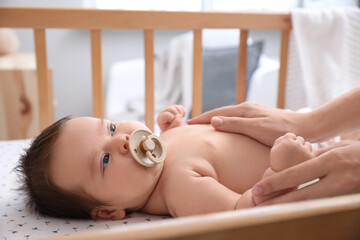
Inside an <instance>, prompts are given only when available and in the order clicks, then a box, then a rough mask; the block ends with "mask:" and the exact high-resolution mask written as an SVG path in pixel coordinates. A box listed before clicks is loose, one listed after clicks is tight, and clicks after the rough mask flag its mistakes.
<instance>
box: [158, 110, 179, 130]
mask: <svg viewBox="0 0 360 240" xmlns="http://www.w3.org/2000/svg"><path fill="white" fill-rule="evenodd" d="M184 116H185V109H184V107H183V106H181V105H171V106H169V107H167V108H165V109H164V110H162V111H161V112H160V114H159V116H158V118H157V123H158V125H159V127H160V129H161V132H165V131H166V130H169V129H171V128H174V127H180V126H182V122H183V118H184Z"/></svg>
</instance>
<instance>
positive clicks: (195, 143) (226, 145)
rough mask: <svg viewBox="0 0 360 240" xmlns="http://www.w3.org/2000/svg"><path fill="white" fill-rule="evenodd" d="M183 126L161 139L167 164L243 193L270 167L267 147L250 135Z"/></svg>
mask: <svg viewBox="0 0 360 240" xmlns="http://www.w3.org/2000/svg"><path fill="white" fill-rule="evenodd" d="M182 128H183V129H181V128H179V129H174V130H177V131H172V132H169V134H168V135H166V136H165V138H164V140H165V145H166V151H167V159H166V161H167V165H168V167H171V168H175V170H179V171H182V170H183V169H187V170H188V171H193V172H195V173H198V174H199V176H209V177H213V178H215V179H216V180H217V181H219V182H220V183H222V184H223V185H225V186H227V187H228V188H230V189H232V190H234V191H236V192H239V193H242V192H244V191H245V190H247V189H248V188H249V187H251V186H252V185H253V184H254V183H255V182H257V181H258V180H260V178H261V176H262V174H263V172H264V171H265V169H266V168H267V167H268V166H269V160H268V158H269V149H268V147H266V146H264V145H262V144H260V143H258V142H257V141H255V140H253V139H251V138H249V137H246V136H243V135H240V134H230V133H223V132H217V131H215V130H213V128H212V127H211V126H200V127H197V128H195V126H194V127H191V128H189V127H182ZM180 130H182V131H180ZM170 134H172V135H170Z"/></svg>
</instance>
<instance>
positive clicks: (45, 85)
mask: <svg viewBox="0 0 360 240" xmlns="http://www.w3.org/2000/svg"><path fill="white" fill-rule="evenodd" d="M34 39H35V52H36V71H37V79H38V94H39V113H40V116H39V120H40V123H39V124H40V130H43V129H44V128H46V127H47V126H49V125H50V124H51V123H53V122H54V109H53V96H52V91H53V90H52V89H53V88H52V82H51V79H50V76H49V72H48V64H47V53H46V38H45V29H43V28H41V29H34Z"/></svg>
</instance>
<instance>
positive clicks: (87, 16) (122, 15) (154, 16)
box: [0, 7, 291, 129]
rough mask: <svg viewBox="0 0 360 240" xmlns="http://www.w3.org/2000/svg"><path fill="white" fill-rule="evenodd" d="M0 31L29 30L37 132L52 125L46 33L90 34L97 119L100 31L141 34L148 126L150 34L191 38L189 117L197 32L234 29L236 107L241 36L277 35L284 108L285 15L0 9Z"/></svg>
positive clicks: (196, 110)
mask: <svg viewBox="0 0 360 240" xmlns="http://www.w3.org/2000/svg"><path fill="white" fill-rule="evenodd" d="M0 27H9V28H32V29H34V33H35V45H36V56H37V71H38V89H39V104H40V128H41V129H43V128H45V127H46V126H48V125H49V124H51V123H52V122H53V107H52V91H51V83H50V81H49V78H48V76H47V73H46V69H47V60H46V54H47V53H46V40H45V31H46V29H47V28H65V29H89V30H90V32H91V56H92V78H93V81H92V84H93V115H94V116H96V117H103V115H104V110H103V108H104V106H103V105H104V104H103V103H104V100H103V84H102V75H103V74H102V60H101V55H102V54H101V30H102V29H141V30H144V46H145V84H146V88H145V89H146V94H145V101H146V102H145V106H146V107H145V122H146V124H147V125H148V126H149V127H150V128H151V129H153V125H154V69H153V68H154V46H153V45H154V30H156V29H189V30H193V32H194V55H193V100H192V103H193V107H192V115H193V116H196V115H198V114H200V113H201V109H202V29H205V28H208V29H216V28H217V29H229V28H232V29H239V30H240V31H241V34H240V39H239V42H240V43H239V57H238V59H239V63H238V77H237V90H236V91H237V100H236V101H237V103H240V102H242V101H245V99H246V59H247V44H246V41H247V36H248V31H249V30H256V29H264V30H280V31H282V41H281V53H280V64H281V66H280V73H279V90H278V107H281V108H282V107H284V102H285V78H286V65H287V50H288V41H289V32H290V30H291V18H290V14H289V13H259V12H205V11H204V12H166V11H124V10H99V9H80V8H79V9H70V8H40V7H36V8H31V7H0Z"/></svg>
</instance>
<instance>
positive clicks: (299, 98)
mask: <svg viewBox="0 0 360 240" xmlns="http://www.w3.org/2000/svg"><path fill="white" fill-rule="evenodd" d="M291 16H292V24H293V31H292V35H291V40H290V49H289V62H288V76H287V79H288V80H287V92H286V108H288V109H293V110H296V109H298V108H301V107H305V106H307V107H311V108H315V107H318V106H320V105H322V104H323V103H325V102H327V101H329V100H331V99H333V98H335V97H337V96H339V95H341V94H343V93H345V92H347V91H349V90H350V89H352V88H354V87H357V86H359V85H360V9H359V8H334V9H322V10H303V9H294V10H293V11H292V12H291Z"/></svg>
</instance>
